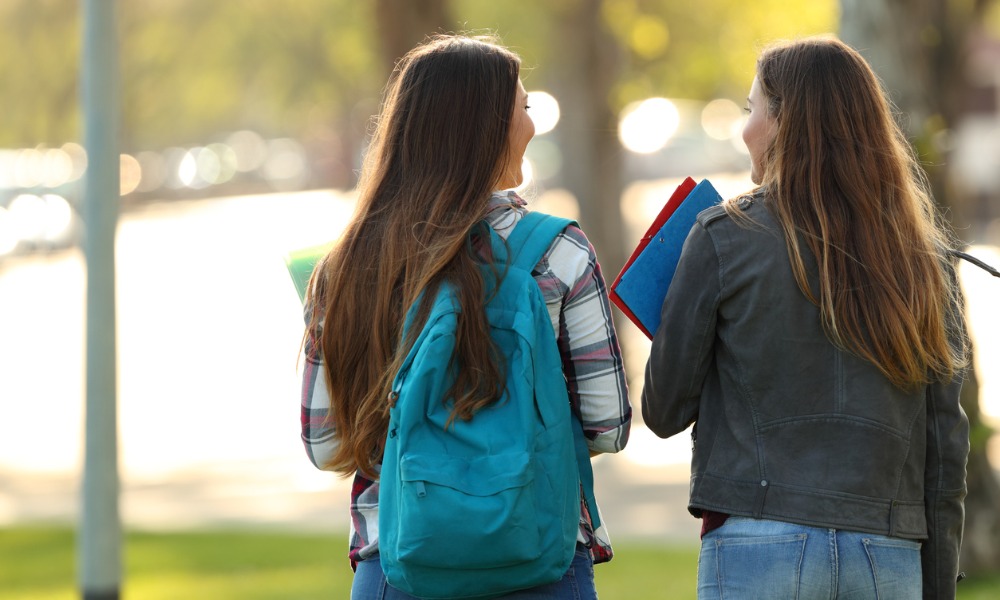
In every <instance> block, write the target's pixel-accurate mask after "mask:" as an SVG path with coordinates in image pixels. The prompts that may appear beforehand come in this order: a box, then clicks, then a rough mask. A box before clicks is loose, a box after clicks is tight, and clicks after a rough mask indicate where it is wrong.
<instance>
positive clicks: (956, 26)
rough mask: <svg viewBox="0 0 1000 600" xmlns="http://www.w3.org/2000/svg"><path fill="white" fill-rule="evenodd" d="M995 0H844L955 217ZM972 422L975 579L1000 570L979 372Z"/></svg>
mask: <svg viewBox="0 0 1000 600" xmlns="http://www.w3.org/2000/svg"><path fill="white" fill-rule="evenodd" d="M993 3H994V0H968V1H966V2H948V1H947V0H921V1H919V2H913V1H907V0H877V1H874V0H840V4H841V9H842V15H841V37H842V39H843V40H844V41H845V42H847V43H849V44H851V45H852V46H854V47H855V48H859V49H860V50H861V51H862V53H864V54H865V57H866V58H867V59H868V60H869V61H870V62H871V64H872V66H873V68H874V69H875V70H876V72H877V73H878V74H879V76H880V77H881V78H882V80H883V81H884V83H885V86H886V88H887V89H888V91H889V92H890V94H891V95H892V97H893V100H894V101H895V103H896V105H897V106H898V107H899V110H900V112H901V113H902V115H903V117H904V119H906V121H905V122H904V126H905V127H907V128H908V133H909V134H910V136H911V137H912V139H913V140H914V143H915V146H916V148H917V151H918V154H920V156H921V159H922V161H923V163H924V166H925V168H926V169H927V172H928V175H929V177H930V180H931V183H932V185H933V187H934V193H935V198H936V199H937V201H938V202H939V203H940V204H942V205H943V206H944V207H945V209H946V212H947V213H948V214H952V215H954V214H955V213H954V212H953V211H951V210H949V209H950V208H952V207H954V206H955V202H954V201H955V199H954V198H953V197H952V195H951V193H950V191H951V190H949V188H948V186H947V185H946V181H947V173H946V169H947V165H948V161H947V160H946V156H945V155H946V153H947V145H946V144H945V143H944V140H945V139H946V135H947V131H948V129H949V128H950V127H953V126H954V125H955V124H956V123H957V122H958V120H959V119H960V117H961V114H962V111H963V108H964V107H963V99H964V98H965V96H966V94H967V92H968V91H969V82H968V81H966V79H965V76H966V72H967V71H966V69H965V68H964V65H965V58H966V51H967V36H968V35H969V33H970V32H971V31H972V30H973V25H974V24H977V23H981V22H982V21H983V19H984V17H985V15H986V12H987V9H988V8H989V7H990V5H991V4H993ZM962 405H963V407H964V408H965V411H966V413H967V414H968V415H969V420H970V422H971V424H972V433H971V436H970V437H971V441H972V449H971V452H970V455H969V465H968V472H969V478H968V485H969V495H968V498H967V499H966V503H965V508H966V521H965V541H964V543H963V546H962V557H961V560H962V568H963V569H964V570H966V571H968V572H970V573H982V572H996V571H1000V484H998V482H997V477H996V473H995V471H994V469H993V467H992V466H991V465H990V461H989V456H988V455H987V443H988V441H989V438H990V436H991V434H992V432H991V430H990V429H989V428H988V427H987V426H986V425H985V424H984V423H983V421H982V418H981V416H980V409H979V386H978V384H977V379H976V376H975V373H972V374H971V375H970V377H969V379H968V380H967V382H966V385H965V387H964V388H963V390H962Z"/></svg>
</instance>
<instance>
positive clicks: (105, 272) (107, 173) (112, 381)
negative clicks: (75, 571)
mask: <svg viewBox="0 0 1000 600" xmlns="http://www.w3.org/2000/svg"><path fill="white" fill-rule="evenodd" d="M82 8H83V10H82V13H81V14H82V16H83V53H82V64H81V78H80V80H81V90H82V94H81V103H82V108H83V129H84V147H85V148H86V150H87V173H86V179H85V184H84V196H83V207H84V209H83V215H84V219H85V222H86V233H85V238H84V242H83V247H84V252H85V255H86V265H87V313H86V314H87V334H86V335H87V343H86V361H87V367H86V378H87V382H86V417H85V434H84V435H85V442H84V465H83V485H82V489H81V504H82V507H81V512H80V523H79V537H78V556H79V558H78V560H79V584H80V592H81V594H82V597H83V598H84V600H117V599H118V597H119V589H120V581H121V535H122V534H121V522H120V518H119V514H118V426H117V406H116V404H117V376H116V364H115V363H116V350H115V332H116V329H115V229H116V226H117V222H118V204H119V196H120V191H119V189H120V188H119V185H120V183H119V178H120V175H119V172H120V163H119V160H120V159H119V154H118V118H119V110H118V34H117V24H116V20H115V12H116V9H117V0H83V4H82Z"/></svg>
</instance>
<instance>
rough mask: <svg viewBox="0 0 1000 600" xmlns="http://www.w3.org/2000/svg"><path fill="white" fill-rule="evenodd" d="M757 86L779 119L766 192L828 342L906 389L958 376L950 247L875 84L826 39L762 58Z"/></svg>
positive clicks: (961, 354)
mask: <svg viewBox="0 0 1000 600" xmlns="http://www.w3.org/2000/svg"><path fill="white" fill-rule="evenodd" d="M757 78H758V82H759V85H760V89H761V91H762V93H763V96H764V97H765V99H766V100H767V106H766V110H767V111H768V114H769V115H770V116H771V117H774V118H775V119H776V121H777V124H776V135H775V137H774V140H773V142H772V143H771V145H770V147H769V148H768V149H767V151H766V153H765V156H764V160H763V172H762V180H761V187H762V189H763V190H764V191H765V192H766V197H767V205H768V206H769V207H770V209H771V210H772V211H773V213H774V214H775V216H776V218H777V219H778V221H779V223H780V224H781V227H782V229H783V231H784V234H785V241H786V244H787V247H788V256H789V259H790V261H791V266H792V270H793V272H794V275H795V279H796V282H797V283H798V286H799V289H801V291H802V293H803V294H805V295H806V297H807V298H809V300H811V301H812V302H814V303H815V304H817V305H818V306H819V308H820V312H821V315H822V320H823V326H824V329H825V330H826V332H827V335H828V337H829V338H830V339H831V340H832V341H833V342H834V343H836V344H838V345H839V346H841V347H843V348H845V349H846V350H848V351H850V352H853V353H855V354H857V355H859V356H861V357H863V358H865V359H867V360H869V361H871V362H872V363H874V364H875V366H877V367H878V368H879V370H880V371H881V372H882V373H883V374H884V375H885V376H886V377H887V378H888V379H889V380H890V381H891V382H892V383H893V384H894V385H896V386H898V387H900V388H904V389H909V388H913V387H914V386H915V385H919V384H921V383H925V382H927V381H929V379H930V378H931V377H934V376H940V377H951V376H953V375H954V374H955V373H956V371H957V370H959V369H960V368H961V367H962V366H963V365H964V364H965V363H966V362H967V341H966V339H965V337H964V335H961V334H960V335H958V336H955V332H956V331H964V329H962V328H960V327H958V325H959V324H958V323H956V322H955V320H956V319H962V315H961V314H957V315H956V314H952V313H953V311H951V309H950V308H949V307H950V306H952V305H953V303H957V305H958V306H961V303H960V302H958V300H959V298H958V291H957V289H956V285H955V283H954V282H953V280H952V276H951V275H949V272H948V269H947V267H946V263H945V262H944V261H945V260H946V258H945V250H946V249H947V248H948V247H949V243H950V241H951V240H950V239H949V234H948V233H947V229H946V228H945V227H944V226H943V224H942V223H941V220H940V217H939V215H938V213H937V211H936V209H935V206H934V203H933V200H932V199H931V196H930V193H929V191H928V185H927V181H926V176H925V175H924V172H923V170H922V169H921V168H920V165H919V164H918V163H917V162H916V160H915V158H914V156H913V153H912V150H911V147H910V145H909V143H908V142H907V140H906V137H905V136H904V134H903V132H902V130H901V129H900V127H899V126H898V124H897V123H896V121H895V119H894V118H893V113H892V109H891V106H890V104H889V102H888V101H887V100H886V95H885V93H884V92H883V90H882V88H881V85H880V83H879V81H878V78H877V77H876V76H875V74H874V72H873V71H872V69H871V68H870V67H869V66H868V64H867V63H866V62H865V60H864V58H862V57H861V55H860V54H859V53H858V52H856V51H855V50H853V49H852V48H850V47H849V46H847V45H846V44H844V43H843V42H840V41H838V40H835V39H830V38H810V39H806V40H800V41H797V42H786V43H781V44H779V45H775V46H773V47H770V48H768V49H766V50H765V51H764V52H763V53H762V54H761V56H760V57H759V59H758V61H757ZM727 209H728V210H729V212H730V213H736V212H738V208H736V207H735V206H734V205H733V203H728V204H727ZM803 241H804V244H805V247H806V248H802V247H801V242H803ZM806 250H808V251H810V252H811V253H812V255H813V256H814V257H815V258H816V262H817V266H818V270H819V273H818V275H819V277H818V279H819V286H818V294H817V293H816V290H814V289H813V288H811V287H810V285H809V281H808V279H807V276H806V272H807V269H806V266H805V262H804V260H803V253H804V252H805V251H806ZM949 332H951V337H952V339H951V341H949ZM955 339H960V340H961V341H960V342H959V343H958V344H957V345H956V344H955Z"/></svg>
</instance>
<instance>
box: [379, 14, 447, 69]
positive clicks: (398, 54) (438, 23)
mask: <svg viewBox="0 0 1000 600" xmlns="http://www.w3.org/2000/svg"><path fill="white" fill-rule="evenodd" d="M375 25H376V27H377V29H378V37H379V43H380V48H381V51H382V57H383V59H384V64H385V65H386V66H387V68H388V69H389V70H391V69H392V68H393V67H394V66H395V64H396V61H398V60H399V59H400V58H402V57H403V55H404V54H406V53H407V52H409V51H410V50H411V49H413V47H414V46H416V45H417V44H419V43H420V42H422V41H423V40H424V39H425V38H426V37H427V36H430V35H433V34H435V33H446V32H450V31H452V30H453V28H454V21H452V18H451V13H450V11H449V10H448V0H376V2H375Z"/></svg>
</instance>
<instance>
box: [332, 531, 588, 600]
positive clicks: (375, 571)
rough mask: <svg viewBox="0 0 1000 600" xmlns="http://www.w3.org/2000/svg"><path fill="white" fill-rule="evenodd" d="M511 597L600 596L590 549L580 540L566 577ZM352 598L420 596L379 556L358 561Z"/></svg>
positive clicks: (566, 599)
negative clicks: (388, 572)
mask: <svg viewBox="0 0 1000 600" xmlns="http://www.w3.org/2000/svg"><path fill="white" fill-rule="evenodd" d="M503 598H505V599H509V600H597V589H596V588H595V587H594V562H593V560H592V559H591V558H590V551H589V550H587V549H586V548H584V547H583V546H581V545H580V544H577V547H576V554H574V555H573V562H572V563H570V565H569V569H568V570H567V571H566V574H565V575H563V577H562V579H560V580H559V581H556V582H554V583H548V584H546V585H540V586H538V587H534V588H531V589H530V590H521V591H520V592H514V593H513V594H508V595H506V596H503ZM351 600H417V598H416V597H415V596H411V595H409V594H406V593H403V592H401V591H399V590H397V589H396V588H394V587H392V586H391V585H389V584H388V583H387V582H386V580H385V574H383V573H382V565H381V563H379V560H378V556H373V557H372V558H370V559H368V560H363V561H361V562H359V563H358V566H357V570H356V571H355V572H354V584H353V586H352V587H351Z"/></svg>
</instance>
